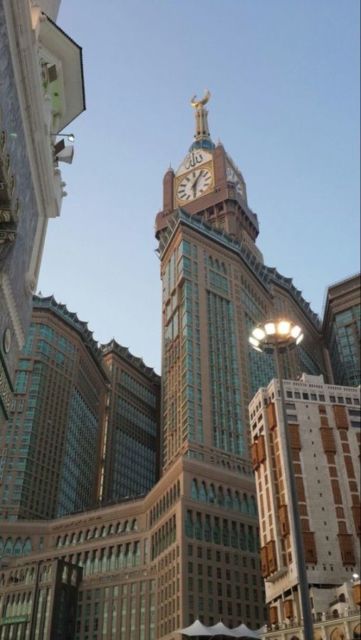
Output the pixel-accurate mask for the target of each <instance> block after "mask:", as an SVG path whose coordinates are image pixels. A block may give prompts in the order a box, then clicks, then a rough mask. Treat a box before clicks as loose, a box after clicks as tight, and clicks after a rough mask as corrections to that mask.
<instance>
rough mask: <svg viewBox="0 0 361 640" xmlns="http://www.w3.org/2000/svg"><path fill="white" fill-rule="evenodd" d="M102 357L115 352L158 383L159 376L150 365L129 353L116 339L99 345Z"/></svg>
mask: <svg viewBox="0 0 361 640" xmlns="http://www.w3.org/2000/svg"><path fill="white" fill-rule="evenodd" d="M100 348H101V351H102V354H103V357H104V356H106V355H107V354H108V353H116V354H117V355H118V356H119V357H120V358H122V359H123V360H126V361H127V362H129V363H130V364H131V365H132V366H133V367H135V368H136V369H138V370H139V371H140V372H141V373H143V374H144V375H146V376H147V377H148V378H149V379H150V380H151V381H152V382H156V383H160V376H159V375H158V374H157V373H156V372H155V371H154V369H152V367H148V366H147V365H146V364H145V363H144V362H143V360H142V358H138V357H137V356H133V354H132V353H130V351H129V349H128V348H127V347H122V345H120V344H119V343H118V342H117V341H116V340H114V339H113V340H110V342H108V343H107V344H102V345H101V346H100Z"/></svg>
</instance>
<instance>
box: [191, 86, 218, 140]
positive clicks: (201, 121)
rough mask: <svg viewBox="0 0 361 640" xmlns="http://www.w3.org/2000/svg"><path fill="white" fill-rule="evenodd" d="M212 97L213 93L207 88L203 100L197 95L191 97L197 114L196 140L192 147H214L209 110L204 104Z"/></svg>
mask: <svg viewBox="0 0 361 640" xmlns="http://www.w3.org/2000/svg"><path fill="white" fill-rule="evenodd" d="M210 97H211V93H210V91H208V89H207V90H206V93H205V95H204V97H203V98H202V99H201V100H198V99H197V96H195V95H194V96H193V98H191V105H192V107H193V109H194V110H195V116H196V132H195V134H194V138H195V142H193V144H192V146H191V149H199V148H208V149H213V148H214V143H213V142H212V140H211V136H210V133H209V128H208V111H207V109H205V108H204V105H206V104H207V102H208V100H209V99H210Z"/></svg>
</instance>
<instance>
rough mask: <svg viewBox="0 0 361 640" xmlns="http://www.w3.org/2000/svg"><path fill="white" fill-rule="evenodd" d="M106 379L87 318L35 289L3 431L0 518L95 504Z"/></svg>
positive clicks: (53, 514) (50, 514)
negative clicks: (10, 404)
mask: <svg viewBox="0 0 361 640" xmlns="http://www.w3.org/2000/svg"><path fill="white" fill-rule="evenodd" d="M107 385H108V380H107V377H106V374H105V372H104V369H103V366H102V357H101V351H100V349H99V348H98V345H97V343H96V342H95V341H94V339H93V337H92V334H91V332H90V331H89V329H88V327H87V324H86V323H85V322H82V321H81V320H79V319H78V317H77V315H76V314H75V313H71V312H70V311H68V309H67V308H66V307H65V305H62V304H59V303H57V302H56V300H55V299H54V298H53V297H49V298H41V297H39V296H34V306H33V316H32V323H31V325H30V328H29V331H28V335H27V339H26V342H25V346H24V347H23V349H22V351H21V354H20V357H19V360H18V363H17V368H16V377H15V393H14V399H13V403H12V407H11V410H10V419H9V421H8V422H7V423H6V425H4V426H3V428H2V429H1V430H0V451H1V477H0V518H2V519H9V520H16V519H26V518H31V519H41V518H46V519H49V518H54V517H56V516H59V515H63V514H65V513H71V512H74V511H78V510H81V509H86V508H89V507H91V506H93V505H94V504H95V503H96V501H97V497H98V469H99V466H100V446H101V438H102V429H103V420H104V412H105V399H106V393H107Z"/></svg>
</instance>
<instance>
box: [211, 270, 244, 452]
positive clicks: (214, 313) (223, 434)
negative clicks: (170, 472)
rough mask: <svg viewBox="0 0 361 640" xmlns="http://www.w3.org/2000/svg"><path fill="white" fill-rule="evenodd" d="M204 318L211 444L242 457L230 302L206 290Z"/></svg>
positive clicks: (233, 328)
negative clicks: (207, 347) (206, 329)
mask: <svg viewBox="0 0 361 640" xmlns="http://www.w3.org/2000/svg"><path fill="white" fill-rule="evenodd" d="M221 277H222V276H221ZM222 280H223V281H224V282H226V279H225V278H223V277H222ZM207 316H208V341H209V358H210V359H209V373H210V384H211V403H212V413H211V415H212V436H213V444H214V446H215V447H217V448H219V449H223V450H224V451H227V452H228V453H234V454H236V455H242V454H243V453H244V444H245V443H244V434H243V426H242V422H241V396H240V375H239V369H238V361H237V352H236V333H235V324H234V308H233V304H232V302H231V301H230V300H227V299H225V298H223V297H222V296H220V295H218V294H216V293H214V292H213V291H207Z"/></svg>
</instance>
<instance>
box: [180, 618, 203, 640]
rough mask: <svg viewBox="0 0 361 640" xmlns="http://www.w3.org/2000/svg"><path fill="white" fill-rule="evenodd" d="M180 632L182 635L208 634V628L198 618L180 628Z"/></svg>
mask: <svg viewBox="0 0 361 640" xmlns="http://www.w3.org/2000/svg"><path fill="white" fill-rule="evenodd" d="M180 633H182V634H183V635H184V636H208V637H209V636H210V635H211V633H210V630H209V628H208V627H206V626H205V625H204V624H202V622H201V621H200V620H195V621H194V622H192V624H190V625H189V627H185V628H184V629H180Z"/></svg>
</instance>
